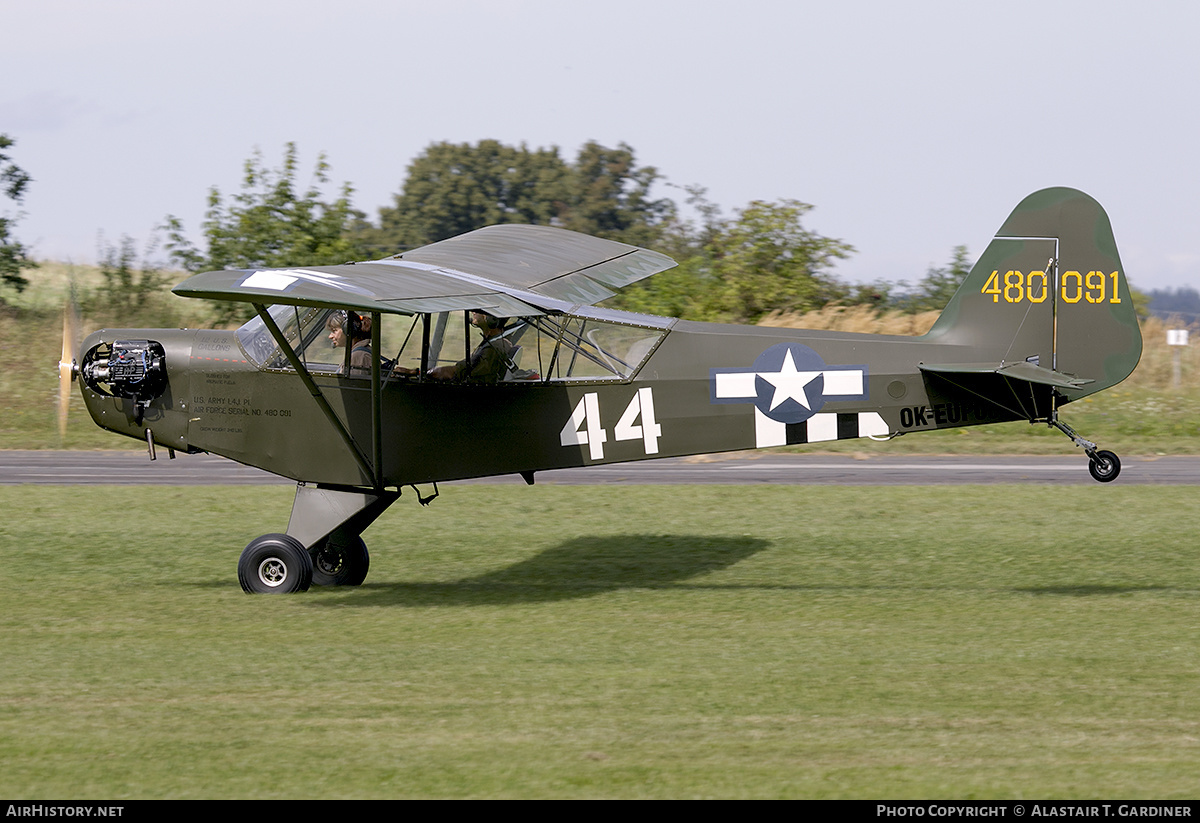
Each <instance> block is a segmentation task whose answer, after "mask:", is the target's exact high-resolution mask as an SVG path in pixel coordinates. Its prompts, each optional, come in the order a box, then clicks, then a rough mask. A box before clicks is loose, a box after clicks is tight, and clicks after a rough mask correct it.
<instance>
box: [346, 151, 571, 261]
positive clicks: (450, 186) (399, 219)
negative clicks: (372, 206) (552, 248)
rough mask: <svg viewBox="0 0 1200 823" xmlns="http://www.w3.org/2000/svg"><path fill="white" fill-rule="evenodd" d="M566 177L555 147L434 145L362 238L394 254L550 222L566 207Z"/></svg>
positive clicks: (417, 161) (411, 169)
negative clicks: (480, 232)
mask: <svg viewBox="0 0 1200 823" xmlns="http://www.w3.org/2000/svg"><path fill="white" fill-rule="evenodd" d="M568 175H569V170H568V167H567V165H566V163H564V162H563V160H562V158H560V157H559V156H558V149H556V148H550V149H536V150H530V149H528V148H527V147H526V146H525V145H524V144H522V145H521V147H520V148H513V147H511V146H505V145H503V144H502V143H500V142H499V141H496V140H481V141H480V142H479V143H478V144H476V145H474V146H472V145H470V144H469V143H435V144H434V145H432V146H430V147H429V148H428V149H426V150H425V151H424V153H422V154H421V155H420V156H419V157H417V158H416V159H415V160H413V162H412V163H411V164H409V167H408V175H407V177H406V178H405V181H404V186H403V188H402V190H401V192H400V193H399V194H397V195H396V196H395V204H394V205H393V206H391V207H385V208H382V209H380V210H379V222H380V225H379V230H378V231H376V232H371V231H369V230H368V231H367V232H365V236H366V237H367V238H368V239H369V240H370V242H371V244H372V245H373V246H375V247H377V248H378V249H379V250H380V251H381V252H382V253H385V254H395V253H397V252H399V251H402V250H404V249H407V248H413V247H415V246H422V245H425V244H426V243H433V242H435V241H438V240H444V239H445V238H447V237H453V236H455V235H458V234H463V233H464V232H468V231H472V230H474V229H478V228H482V227H483V226H489V225H493V224H496V223H539V224H549V223H551V222H554V221H555V219H556V218H557V217H558V216H559V214H560V213H561V212H562V211H563V209H564V207H565V201H566V199H567V192H568V185H569V184H568Z"/></svg>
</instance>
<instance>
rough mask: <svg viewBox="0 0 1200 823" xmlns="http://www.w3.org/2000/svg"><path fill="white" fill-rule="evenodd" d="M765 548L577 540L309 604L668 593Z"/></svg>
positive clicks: (729, 541)
mask: <svg viewBox="0 0 1200 823" xmlns="http://www.w3.org/2000/svg"><path fill="white" fill-rule="evenodd" d="M769 546H770V543H769V541H766V540H760V539H757V538H753V537H714V536H711V535H641V534H638V535H614V536H608V537H578V538H575V539H574V540H568V541H566V542H565V543H562V544H560V545H558V546H555V547H553V548H550V549H547V550H545V551H543V552H539V553H538V554H536V555H534V556H532V557H530V558H528V559H526V560H522V561H521V562H519V563H515V564H513V565H511V566H506V567H504V568H502V569H496V570H494V571H490V572H486V573H484V574H480V575H477V576H475V577H466V578H462V579H461V580H454V581H450V582H420V583H416V582H414V583H405V582H397V583H368V584H365V585H363V586H361V587H358V591H357V592H355V593H353V594H354V596H352V597H345V598H342V597H339V598H337V599H332V600H326V599H324V598H322V599H321V600H317V601H314V604H320V605H336V606H338V607H339V608H340V607H344V606H347V605H351V604H353V605H358V606H380V605H391V606H485V605H489V606H491V605H505V604H510V603H511V604H515V603H538V602H548V601H555V600H570V599H572V598H581V597H592V596H595V595H598V594H604V593H606V592H613V591H619V590H621V589H645V588H651V589H652V588H658V587H663V588H670V587H672V586H674V585H676V584H678V583H680V582H682V581H686V580H691V579H693V578H696V577H699V576H701V575H705V574H708V573H710V572H716V571H721V570H722V569H726V568H728V567H730V566H733V565H734V564H736V563H739V562H741V561H742V560H745V559H747V558H748V557H751V556H753V555H754V554H756V553H758V552H760V551H762V550H763V549H765V548H768V547H769ZM348 593H349V592H348ZM364 595H366V596H365V597H364Z"/></svg>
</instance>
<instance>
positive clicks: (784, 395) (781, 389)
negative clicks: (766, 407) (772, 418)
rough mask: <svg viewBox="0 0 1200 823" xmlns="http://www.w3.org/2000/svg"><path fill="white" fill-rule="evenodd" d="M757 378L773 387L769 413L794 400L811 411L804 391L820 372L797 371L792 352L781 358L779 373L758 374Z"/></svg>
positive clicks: (806, 393) (810, 405)
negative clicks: (773, 391)
mask: <svg viewBox="0 0 1200 823" xmlns="http://www.w3.org/2000/svg"><path fill="white" fill-rule="evenodd" d="M758 376H759V377H761V378H762V379H763V380H766V381H767V382H768V383H770V384H771V385H772V386H774V387H775V394H774V396H773V397H772V398H771V409H770V410H771V411H774V410H775V409H777V408H779V406H780V405H781V404H783V403H784V402H786V401H788V400H795V401H796V402H797V403H799V404H800V405H801V406H803V407H804V408H806V409H811V408H812V404H810V403H809V402H808V392H806V391H805V390H804V389H805V387H806V386H807V385H808V384H809V383H811V382H812V381H814V380H816V379H817V378H818V377H820V376H821V372H819V371H797V370H796V361H794V360H793V359H792V352H791V351H790V350H789V351H788V353H787V354H785V355H784V357H783V365H781V366H780V367H779V371H777V372H759V373H758Z"/></svg>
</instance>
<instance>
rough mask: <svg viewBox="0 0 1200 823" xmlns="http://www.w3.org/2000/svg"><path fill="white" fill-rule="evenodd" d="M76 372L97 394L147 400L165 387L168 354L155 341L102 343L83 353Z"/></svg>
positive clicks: (157, 394) (158, 393)
mask: <svg viewBox="0 0 1200 823" xmlns="http://www.w3.org/2000/svg"><path fill="white" fill-rule="evenodd" d="M79 373H80V376H81V377H82V378H83V382H84V385H86V386H87V387H88V388H89V389H91V390H92V391H94V392H96V393H97V394H103V395H106V396H108V397H128V398H132V399H134V400H140V401H142V402H146V401H149V400H153V399H154V398H155V397H158V396H159V395H160V394H162V393H163V390H164V389H166V387H167V355H166V352H165V351H163V347H162V344H161V343H159V342H157V341H155V340H117V341H115V342H113V343H112V345H109V344H108V343H101V344H99V345H98V346H94V347H93V348H92V349H91V350H89V351H88V352H87V354H85V355H84V356H83V366H82V367H81V368H80V370H79Z"/></svg>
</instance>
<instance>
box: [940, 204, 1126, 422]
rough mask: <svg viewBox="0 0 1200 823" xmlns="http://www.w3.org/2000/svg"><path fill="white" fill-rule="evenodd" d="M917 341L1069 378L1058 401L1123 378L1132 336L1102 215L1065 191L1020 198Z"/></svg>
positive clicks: (972, 358) (957, 357)
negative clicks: (933, 343)
mask: <svg viewBox="0 0 1200 823" xmlns="http://www.w3.org/2000/svg"><path fill="white" fill-rule="evenodd" d="M926 339H928V340H930V341H931V342H938V343H941V344H945V345H947V346H949V347H950V351H948V352H947V355H948V357H952V358H953V360H954V362H958V363H964V364H967V363H971V364H983V363H994V364H1000V363H1003V364H1005V365H1008V364H1014V363H1022V362H1024V363H1029V364H1032V365H1034V366H1038V367H1039V368H1041V369H1048V370H1050V371H1052V372H1055V373H1057V374H1059V375H1062V376H1064V377H1065V378H1070V379H1069V381H1066V382H1067V383H1069V384H1070V385H1069V387H1064V388H1061V389H1060V392H1061V394H1062V396H1063V398H1064V399H1066V400H1074V399H1077V398H1079V397H1083V396H1084V395H1087V394H1092V393H1093V392H1096V391H1100V390H1102V389H1106V388H1108V387H1109V386H1113V385H1115V384H1117V383H1119V382H1121V381H1122V380H1124V379H1125V378H1126V377H1128V376H1129V375H1130V373H1132V372H1133V369H1134V367H1135V366H1137V363H1138V360H1139V359H1140V357H1141V353H1142V336H1141V331H1140V330H1139V328H1138V323H1137V316H1136V314H1135V312H1134V307H1133V300H1132V298H1131V296H1130V293H1129V285H1128V283H1127V282H1126V280H1125V270H1124V268H1123V267H1122V265H1121V260H1120V257H1119V255H1118V254H1117V246H1116V242H1115V241H1114V239H1113V234H1112V226H1111V225H1110V223H1109V220H1108V215H1107V214H1105V212H1104V209H1103V208H1101V206H1100V204H1099V203H1097V202H1096V201H1095V200H1094V199H1092V198H1091V197H1089V196H1088V195H1086V194H1084V193H1083V192H1080V191H1076V190H1075V189H1068V188H1052V189H1043V190H1042V191H1038V192H1035V193H1033V194H1031V195H1029V196H1028V197H1026V198H1025V199H1024V200H1022V201H1021V203H1020V204H1019V205H1018V206H1017V207H1016V208H1015V209H1014V210H1013V212H1012V214H1010V215H1009V217H1008V219H1007V220H1005V221H1004V224H1003V225H1002V226H1001V227H1000V230H999V231H998V232H997V233H996V236H995V238H994V239H993V240H992V242H991V243H990V244H989V245H988V247H987V249H986V250H985V251H984V253H983V255H982V256H981V257H980V258H979V262H978V263H976V264H975V266H974V268H972V269H971V273H970V274H969V275H967V278H966V280H964V281H963V284H962V286H960V287H959V289H958V291H957V292H955V294H954V296H953V297H952V298H951V300H950V302H949V304H947V306H946V309H945V311H943V312H942V315H941V317H939V318H938V320H937V322H936V323H935V324H934V326H933V328H932V329H931V330H930V331H929V334H928V335H926ZM951 352H952V353H951Z"/></svg>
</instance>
